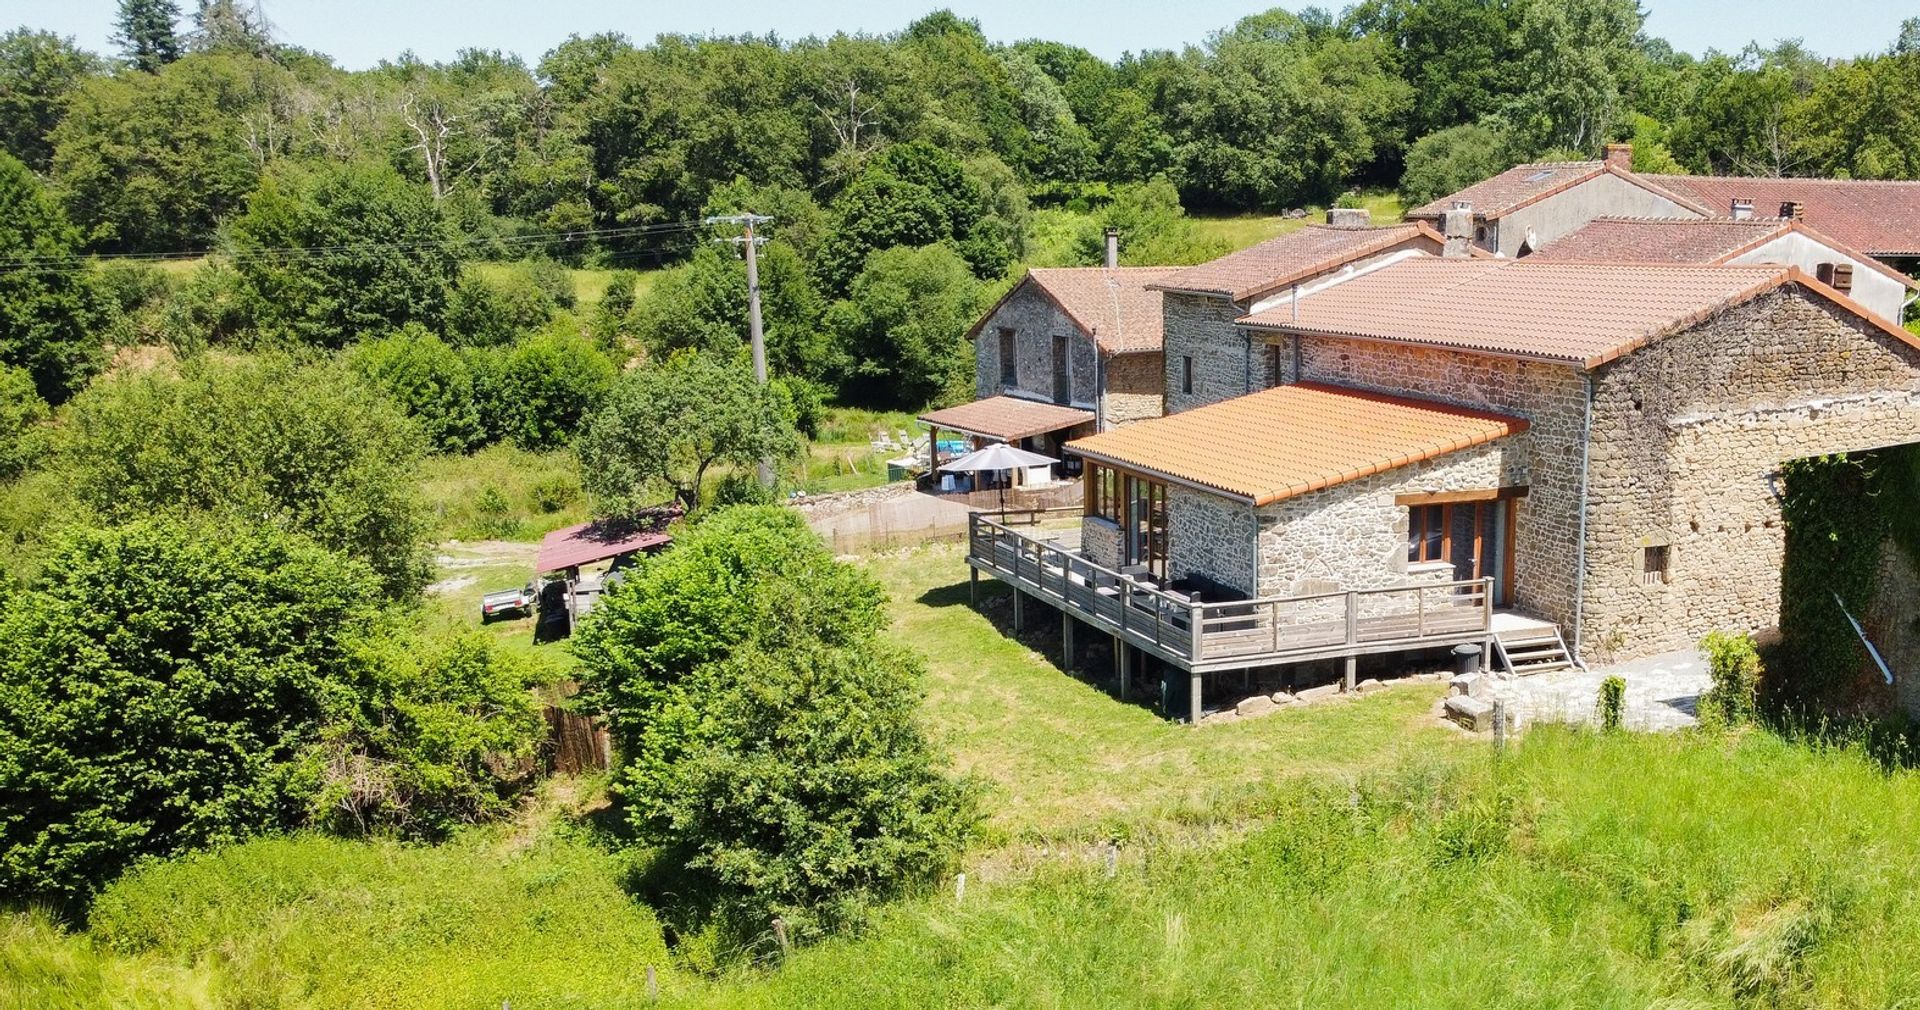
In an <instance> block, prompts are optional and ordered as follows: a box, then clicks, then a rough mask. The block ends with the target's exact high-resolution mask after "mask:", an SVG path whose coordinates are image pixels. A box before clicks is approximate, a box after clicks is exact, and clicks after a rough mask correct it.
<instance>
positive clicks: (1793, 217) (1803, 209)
mask: <svg viewBox="0 0 1920 1010" xmlns="http://www.w3.org/2000/svg"><path fill="white" fill-rule="evenodd" d="M1780 216H1781V217H1784V218H1786V219H1787V220H1789V221H1798V220H1801V219H1802V218H1805V217H1806V216H1807V205H1806V204H1804V203H1801V202H1800V201H1798V200H1788V201H1785V202H1784V203H1782V204H1781V205H1780Z"/></svg>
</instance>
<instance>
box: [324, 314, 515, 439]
mask: <svg viewBox="0 0 1920 1010" xmlns="http://www.w3.org/2000/svg"><path fill="white" fill-rule="evenodd" d="M347 360H348V362H349V363H350V364H351V365H352V366H353V368H354V370H355V371H356V372H358V373H359V374H360V375H362V376H364V377H365V378H366V379H367V380H368V381H369V382H371V383H373V384H374V385H375V386H377V387H379V388H380V389H382V390H384V391H385V392H386V394H387V395H388V396H389V397H391V398H392V399H393V401H394V402H395V403H397V404H399V406H400V408H401V409H402V410H404V411H406V412H407V414H408V416H410V417H412V418H413V419H414V420H415V421H416V422H418V423H419V425H420V431H421V434H423V435H425V436H426V438H427V442H428V444H429V445H431V446H432V447H433V448H434V449H435V450H438V451H440V452H465V451H467V450H469V449H476V448H479V447H480V446H481V445H482V444H484V443H485V441H486V429H485V428H484V427H483V426H482V424H481V419H480V405H479V401H478V398H477V394H476V393H475V391H474V383H473V373H472V371H471V370H470V369H469V368H468V367H467V359H465V358H463V357H461V355H460V352H458V351H456V350H454V349H453V348H452V347H449V346H447V344H446V342H445V341H442V340H441V339H440V338H439V337H437V336H435V335H433V334H432V333H430V332H428V331H427V330H426V329H425V328H424V327H421V326H408V327H406V328H405V329H402V330H400V331H398V332H396V333H393V334H390V335H388V336H385V337H381V338H380V339H378V340H369V341H366V342H365V343H362V344H360V345H359V346H357V347H355V348H353V350H352V352H351V353H349V355H348V357H347Z"/></svg>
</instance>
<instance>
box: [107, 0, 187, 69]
mask: <svg viewBox="0 0 1920 1010" xmlns="http://www.w3.org/2000/svg"><path fill="white" fill-rule="evenodd" d="M179 20H180V7H179V5H178V4H176V3H174V2H173V0H120V18H119V21H118V22H117V24H118V27H119V31H117V32H116V33H115V34H114V36H113V41H114V44H115V45H118V46H119V47H120V50H121V52H124V53H126V54H127V59H128V61H130V62H131V63H132V64H133V65H134V67H135V68H137V69H140V70H144V71H146V72H147V73H150V74H157V73H159V72H160V68H161V67H164V66H166V65H167V64H169V63H172V62H173V61H174V60H177V59H179V58H180V35H179V33H178V32H177V31H176V30H175V28H174V26H175V24H176V23H177V22H178V21H179Z"/></svg>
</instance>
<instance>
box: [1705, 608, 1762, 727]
mask: <svg viewBox="0 0 1920 1010" xmlns="http://www.w3.org/2000/svg"><path fill="white" fill-rule="evenodd" d="M1700 651H1701V652H1702V653H1703V654H1705V656H1706V658H1707V671H1708V672H1709V673H1710V674H1711V675H1712V676H1713V687H1711V688H1709V689H1708V691H1707V694H1706V697H1704V698H1701V699H1700V711H1701V714H1702V715H1703V716H1705V717H1708V718H1710V719H1712V720H1716V721H1718V722H1719V723H1721V724H1722V725H1728V726H1737V725H1740V724H1742V723H1746V722H1751V721H1752V720H1753V716H1754V710H1755V704H1756V703H1755V699H1756V698H1757V697H1758V695H1759V691H1760V653H1759V651H1758V650H1757V649H1756V648H1755V647H1754V644H1753V636H1751V635H1747V634H1745V633H1741V632H1730V631H1715V632H1710V633H1708V635H1707V637H1705V638H1703V639H1701V640H1700Z"/></svg>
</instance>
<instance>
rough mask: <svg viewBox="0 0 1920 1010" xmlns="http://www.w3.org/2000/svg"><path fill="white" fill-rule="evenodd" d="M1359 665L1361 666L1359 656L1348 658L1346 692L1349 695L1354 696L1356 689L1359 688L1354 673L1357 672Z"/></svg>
mask: <svg viewBox="0 0 1920 1010" xmlns="http://www.w3.org/2000/svg"><path fill="white" fill-rule="evenodd" d="M1359 665H1360V657H1358V656H1348V657H1347V678H1346V687H1345V690H1346V693H1348V694H1352V693H1353V692H1354V689H1355V687H1356V686H1357V685H1356V683H1355V681H1354V673H1355V672H1356V670H1357V668H1358V667H1359Z"/></svg>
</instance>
